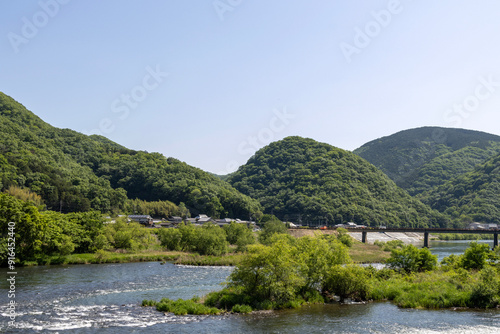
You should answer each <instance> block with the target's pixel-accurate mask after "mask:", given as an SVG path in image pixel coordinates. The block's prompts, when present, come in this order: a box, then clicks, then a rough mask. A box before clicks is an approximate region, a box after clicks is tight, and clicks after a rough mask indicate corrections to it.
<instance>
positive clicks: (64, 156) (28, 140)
mask: <svg viewBox="0 0 500 334" xmlns="http://www.w3.org/2000/svg"><path fill="white" fill-rule="evenodd" d="M12 187H14V188H21V189H29V190H30V191H33V192H35V193H37V194H39V195H40V196H42V198H43V200H44V202H45V204H46V205H47V208H48V209H53V210H57V211H59V210H61V211H63V212H70V211H87V210H90V209H96V210H100V211H101V212H111V211H120V210H123V209H124V207H125V205H126V202H127V197H128V198H130V199H135V198H139V199H142V200H148V201H158V200H162V201H171V202H173V203H175V204H177V205H179V204H180V203H181V202H182V203H184V204H185V205H186V206H187V208H188V209H189V210H190V211H191V213H192V214H197V213H206V214H209V215H211V216H213V217H218V216H231V217H241V218H248V217H249V216H250V215H251V214H253V213H257V212H259V211H260V210H261V209H260V205H259V204H258V202H257V201H255V200H253V199H251V198H249V197H248V196H245V195H243V194H241V193H240V192H238V191H237V190H235V189H234V188H233V187H231V186H230V185H229V184H228V183H226V182H224V181H222V180H220V179H219V178H217V177H215V176H212V175H210V174H209V173H207V172H204V171H202V170H200V169H198V168H195V167H192V166H189V165H187V164H185V163H183V162H180V161H178V160H176V159H173V158H166V157H164V156H163V155H161V154H158V153H146V152H141V151H133V150H129V149H127V148H125V147H123V146H120V145H118V144H116V143H114V142H112V141H110V140H108V139H106V138H104V137H100V136H85V135H83V134H81V133H78V132H75V131H72V130H68V129H58V128H55V127H52V126H50V125H49V124H47V123H45V122H43V121H42V120H41V119H40V118H38V117H37V116H36V115H34V114H33V113H32V112H30V111H28V110H27V109H26V108H25V107H24V106H23V105H21V104H19V103H18V102H16V101H15V100H14V99H12V98H11V97H9V96H7V95H5V94H3V93H1V92H0V189H1V190H2V191H5V190H8V189H9V188H12Z"/></svg>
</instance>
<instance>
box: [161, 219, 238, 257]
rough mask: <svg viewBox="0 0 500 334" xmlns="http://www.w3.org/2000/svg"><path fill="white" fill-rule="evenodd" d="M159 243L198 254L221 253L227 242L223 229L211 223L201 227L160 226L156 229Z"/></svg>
mask: <svg viewBox="0 0 500 334" xmlns="http://www.w3.org/2000/svg"><path fill="white" fill-rule="evenodd" d="M158 237H159V239H160V242H161V245H162V246H164V247H166V248H167V249H168V250H172V251H187V252H197V253H199V254H200V255H216V256H219V255H223V254H226V253H227V250H228V244H229V243H228V242H227V240H226V232H225V230H224V229H222V228H220V227H218V226H217V225H214V224H212V223H206V224H204V225H203V226H202V227H197V226H194V225H191V224H181V225H180V226H179V228H162V229H160V230H159V231H158Z"/></svg>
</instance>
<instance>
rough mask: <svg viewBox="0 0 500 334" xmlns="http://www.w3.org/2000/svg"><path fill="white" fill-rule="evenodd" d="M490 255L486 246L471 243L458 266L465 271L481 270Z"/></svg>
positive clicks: (490, 252)
mask: <svg viewBox="0 0 500 334" xmlns="http://www.w3.org/2000/svg"><path fill="white" fill-rule="evenodd" d="M492 255H493V252H492V251H491V250H490V247H489V246H488V244H481V243H478V242H471V243H470V244H469V247H468V248H467V249H466V250H465V252H464V254H463V255H462V256H461V261H460V266H461V267H462V268H465V269H482V268H484V266H485V265H486V264H487V260H488V258H489V257H491V256H492Z"/></svg>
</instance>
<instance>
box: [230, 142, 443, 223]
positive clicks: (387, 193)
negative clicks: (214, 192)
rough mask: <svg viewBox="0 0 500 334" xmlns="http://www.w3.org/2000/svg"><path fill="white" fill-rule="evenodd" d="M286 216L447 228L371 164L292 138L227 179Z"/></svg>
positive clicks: (260, 153)
mask: <svg viewBox="0 0 500 334" xmlns="http://www.w3.org/2000/svg"><path fill="white" fill-rule="evenodd" d="M228 182H230V183H231V184H232V185H233V186H234V187H235V188H236V189H238V190H240V191H241V192H243V193H245V194H247V195H249V196H251V197H253V198H257V199H259V200H260V202H261V204H262V206H263V207H264V209H265V212H266V213H272V214H274V215H276V216H277V217H278V218H280V219H282V220H292V221H294V222H299V223H301V222H302V223H309V224H320V223H321V224H323V225H333V224H338V223H343V222H348V221H355V222H356V223H363V224H366V225H370V226H377V225H379V224H380V223H381V222H384V223H386V224H388V225H391V226H415V227H416V226H421V227H426V226H444V225H446V219H445V218H444V217H443V216H442V215H440V214H438V213H437V212H435V211H433V210H431V209H430V208H429V207H427V206H426V205H424V204H422V203H421V202H420V201H418V200H415V199H413V198H411V197H410V196H409V195H408V194H407V193H406V192H405V191H403V190H402V189H400V188H398V187H397V186H396V185H395V184H394V182H392V181H391V180H389V179H388V178H387V176H385V175H384V174H383V173H382V172H380V171H379V170H377V169H376V168H375V167H374V166H373V165H371V164H369V163H367V162H366V161H365V160H363V159H361V158H360V157H358V156H356V155H355V154H353V153H351V152H347V151H344V150H341V149H338V148H335V147H333V146H330V145H328V144H322V143H318V142H316V141H314V140H312V139H305V138H300V137H288V138H285V139H283V140H281V141H279V142H274V143H271V144H270V145H268V146H267V147H265V148H263V149H261V150H259V151H258V152H257V153H256V154H255V155H254V156H253V157H252V158H250V159H249V160H248V162H247V163H246V164H245V165H244V166H242V167H240V168H239V169H238V171H237V172H235V173H234V174H232V175H231V176H230V177H229V178H228Z"/></svg>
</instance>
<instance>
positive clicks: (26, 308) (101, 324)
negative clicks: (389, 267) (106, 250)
mask: <svg viewBox="0 0 500 334" xmlns="http://www.w3.org/2000/svg"><path fill="white" fill-rule="evenodd" d="M490 244H491V242H490ZM431 247H432V248H431V249H432V251H433V253H435V254H437V255H438V257H439V258H440V259H441V258H443V257H444V256H447V255H449V254H452V253H453V254H458V253H461V252H463V250H464V249H465V248H466V247H467V242H464V241H453V242H449V241H448V242H432V243H431ZM231 270H232V269H231V268H226V267H190V266H175V265H173V264H170V263H167V264H165V265H160V263H159V262H146V263H144V262H142V263H124V264H101V265H74V266H50V267H49V266H39V267H27V268H17V275H16V284H15V288H16V296H15V301H16V304H17V309H16V313H17V317H16V319H15V325H16V328H13V327H8V321H9V319H8V317H7V315H8V314H7V306H6V305H7V303H8V301H9V300H11V299H9V298H8V296H7V290H8V285H7V283H6V278H7V270H6V269H2V271H1V272H0V273H1V275H2V277H4V278H5V279H2V280H1V284H0V287H1V293H0V314H1V317H0V332H7V333H453V334H455V333H471V334H472V333H474V334H478V333H495V334H497V333H499V332H500V311H499V310H489V311H453V310H438V311H430V310H406V309H399V308H398V307H396V306H394V305H392V304H391V303H387V302H384V303H369V304H359V305H314V306H309V307H303V308H301V309H299V310H285V311H277V312H264V313H257V314H250V315H225V316H174V315H172V314H166V315H165V314H163V313H161V312H157V311H156V310H154V308H151V307H141V306H140V303H141V301H142V300H143V299H155V300H159V299H161V298H162V297H168V298H170V299H177V298H185V299H186V298H191V297H193V296H194V295H198V296H202V295H204V294H206V293H208V292H210V291H214V290H218V289H220V288H221V287H222V286H221V283H223V282H224V281H225V280H226V278H227V276H228V275H229V274H230V273H231Z"/></svg>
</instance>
